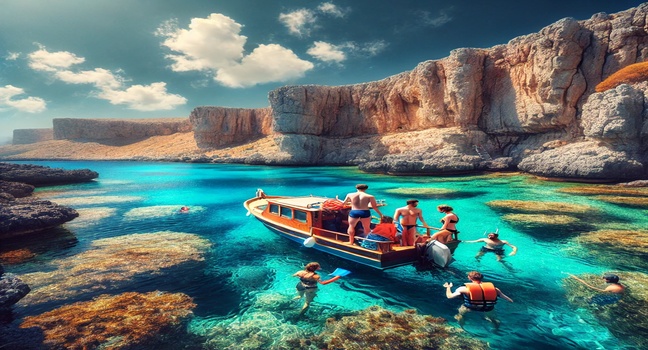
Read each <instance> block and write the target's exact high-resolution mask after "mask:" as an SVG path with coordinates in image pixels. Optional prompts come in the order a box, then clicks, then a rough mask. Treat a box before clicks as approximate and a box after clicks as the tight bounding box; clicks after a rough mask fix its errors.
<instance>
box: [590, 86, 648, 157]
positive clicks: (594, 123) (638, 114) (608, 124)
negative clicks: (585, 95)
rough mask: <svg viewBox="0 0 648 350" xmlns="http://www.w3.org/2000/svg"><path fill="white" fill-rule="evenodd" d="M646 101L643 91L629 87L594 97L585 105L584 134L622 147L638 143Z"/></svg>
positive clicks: (593, 95) (595, 94) (619, 87)
mask: <svg viewBox="0 0 648 350" xmlns="http://www.w3.org/2000/svg"><path fill="white" fill-rule="evenodd" d="M643 97H644V95H643V92H642V91H640V90H638V89H635V88H633V87H632V86H630V85H625V84H624V85H619V86H618V87H617V88H615V89H612V90H608V91H605V92H601V93H594V94H592V95H590V97H589V99H588V100H587V103H585V104H584V105H583V113H582V116H581V123H582V126H583V133H584V134H585V136H587V137H589V138H592V139H597V140H602V141H606V142H611V143H613V144H614V145H616V146H619V147H623V146H630V144H629V143H631V142H634V143H636V141H638V140H639V138H640V133H641V127H642V123H643V115H642V114H643V108H644V98H643Z"/></svg>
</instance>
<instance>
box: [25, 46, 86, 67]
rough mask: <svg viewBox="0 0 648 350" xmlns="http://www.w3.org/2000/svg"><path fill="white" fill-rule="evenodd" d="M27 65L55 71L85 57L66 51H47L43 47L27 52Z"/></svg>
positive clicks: (76, 62) (78, 61) (80, 61)
mask: <svg viewBox="0 0 648 350" xmlns="http://www.w3.org/2000/svg"><path fill="white" fill-rule="evenodd" d="M28 57H29V67H30V68H32V69H35V70H40V71H46V72H56V71H59V70H62V69H65V68H69V67H71V66H73V65H75V64H79V63H83V62H84V61H85V58H83V57H77V56H76V55H75V54H73V53H71V52H67V51H58V52H49V51H47V50H46V49H45V48H44V47H41V48H40V50H38V51H34V52H32V53H30V54H29V56H28Z"/></svg>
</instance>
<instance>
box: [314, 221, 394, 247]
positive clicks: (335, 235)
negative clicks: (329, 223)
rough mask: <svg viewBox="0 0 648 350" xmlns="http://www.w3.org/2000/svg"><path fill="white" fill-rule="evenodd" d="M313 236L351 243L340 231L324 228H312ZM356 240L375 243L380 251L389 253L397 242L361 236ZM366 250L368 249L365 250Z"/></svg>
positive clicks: (356, 237)
mask: <svg viewBox="0 0 648 350" xmlns="http://www.w3.org/2000/svg"><path fill="white" fill-rule="evenodd" d="M311 235H313V236H315V237H324V238H329V239H335V240H336V241H342V242H348V241H349V235H348V234H346V233H342V232H338V231H331V230H327V229H323V228H317V227H312V228H311ZM355 239H357V240H360V241H368V242H374V243H376V244H377V245H378V251H380V252H383V253H385V252H389V251H392V245H393V244H396V243H397V242H394V241H377V240H374V239H369V238H364V237H361V236H355ZM364 249H366V248H364Z"/></svg>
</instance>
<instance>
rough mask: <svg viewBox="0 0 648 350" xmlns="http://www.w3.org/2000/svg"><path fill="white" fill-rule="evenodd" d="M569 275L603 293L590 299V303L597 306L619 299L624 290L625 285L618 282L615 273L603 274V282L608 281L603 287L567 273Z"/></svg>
mask: <svg viewBox="0 0 648 350" xmlns="http://www.w3.org/2000/svg"><path fill="white" fill-rule="evenodd" d="M569 276H570V277H572V278H573V279H575V280H577V281H578V282H580V283H582V284H583V285H585V286H587V287H589V288H591V289H594V290H597V291H599V292H603V293H605V294H599V295H595V296H593V297H592V298H591V299H590V304H594V305H598V306H604V305H608V304H614V303H616V302H617V301H619V300H620V299H621V295H622V294H623V292H625V286H623V285H622V284H621V283H619V276H617V275H615V274H611V273H608V274H605V275H603V279H604V280H605V283H608V286H607V287H605V289H601V288H597V287H594V286H592V285H590V284H588V283H587V282H585V281H583V280H582V279H580V278H578V277H576V276H574V275H572V274H569Z"/></svg>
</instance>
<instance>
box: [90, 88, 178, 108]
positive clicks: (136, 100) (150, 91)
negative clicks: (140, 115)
mask: <svg viewBox="0 0 648 350" xmlns="http://www.w3.org/2000/svg"><path fill="white" fill-rule="evenodd" d="M99 97H101V98H103V99H105V100H108V101H110V103H111V104H114V105H126V106H128V108H130V109H135V110H138V111H159V110H169V109H174V108H175V107H176V106H178V105H183V104H185V103H187V99H186V98H184V97H182V96H180V95H175V94H169V93H168V92H167V90H166V83H153V84H151V85H133V86H131V87H129V88H127V89H125V90H111V89H105V90H102V91H101V92H100V93H99Z"/></svg>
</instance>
